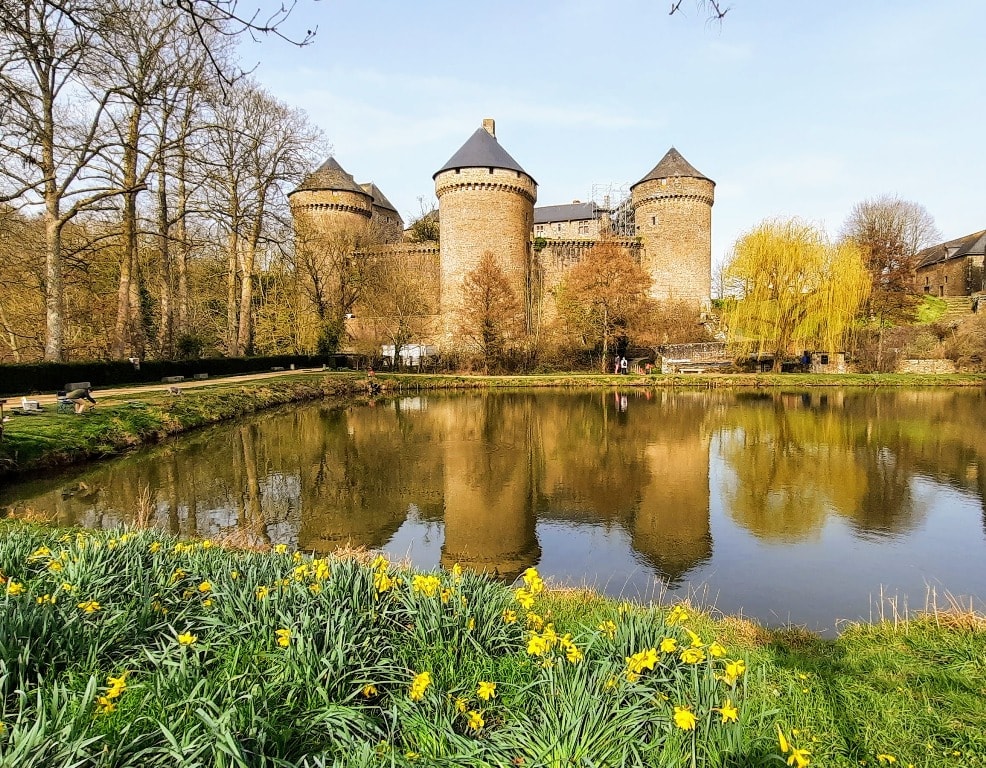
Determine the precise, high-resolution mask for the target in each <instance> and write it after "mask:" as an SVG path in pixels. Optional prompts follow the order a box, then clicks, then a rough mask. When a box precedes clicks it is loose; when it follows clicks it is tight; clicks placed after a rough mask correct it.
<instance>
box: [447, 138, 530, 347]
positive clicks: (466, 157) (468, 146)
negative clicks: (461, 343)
mask: <svg viewBox="0 0 986 768" xmlns="http://www.w3.org/2000/svg"><path fill="white" fill-rule="evenodd" d="M433 178H434V179H435V195H436V196H437V197H438V217H439V218H438V222H439V228H440V231H441V255H440V257H439V272H440V285H441V288H440V290H441V294H440V302H441V309H440V313H441V322H442V344H443V345H444V346H446V347H452V346H454V339H456V338H457V337H460V336H461V333H460V324H461V321H460V316H461V311H462V307H463V296H462V285H463V281H464V280H465V277H466V275H467V274H469V272H471V271H472V270H474V269H475V268H476V267H477V265H478V264H479V262H480V259H481V258H482V256H483V254H484V253H485V252H486V251H490V252H491V253H492V254H493V256H494V257H495V258H496V261H497V263H498V264H499V266H500V268H501V269H502V270H503V272H504V274H506V276H507V279H508V280H509V281H510V285H511V287H512V288H513V290H514V294H515V295H516V297H517V300H518V302H519V303H521V305H522V306H524V307H528V306H529V297H528V287H527V285H528V274H529V270H530V264H531V227H532V225H533V223H534V201H535V200H537V182H535V181H534V179H533V178H531V177H530V176H529V175H528V173H527V172H526V171H525V170H524V169H523V168H521V166H520V164H519V163H518V162H517V161H516V160H514V159H513V158H512V157H511V156H510V155H509V154H508V153H507V151H506V150H505V149H503V147H501V146H500V144H499V142H497V140H496V128H495V124H494V122H493V120H491V119H486V120H484V121H483V127H482V128H479V129H477V130H476V132H475V133H474V134H473V135H472V136H471V137H470V138H469V140H468V141H467V142H466V143H465V144H463V145H462V147H461V148H460V149H459V151H458V152H456V153H455V154H454V155H452V157H451V158H450V159H449V161H448V162H447V163H445V165H443V166H442V167H441V168H440V169H439V170H438V171H437V172H436V173H435V175H434V177H433Z"/></svg>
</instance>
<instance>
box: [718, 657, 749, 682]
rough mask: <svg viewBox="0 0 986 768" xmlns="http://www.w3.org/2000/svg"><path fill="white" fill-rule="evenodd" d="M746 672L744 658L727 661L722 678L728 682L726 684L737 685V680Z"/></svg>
mask: <svg viewBox="0 0 986 768" xmlns="http://www.w3.org/2000/svg"><path fill="white" fill-rule="evenodd" d="M744 672H746V662H745V661H743V660H742V659H738V660H737V661H729V662H727V663H726V669H725V672H724V674H723V676H722V679H723V680H724V681H725V682H726V685H736V681H737V680H739V679H740V678H741V677H742V676H743V673H744Z"/></svg>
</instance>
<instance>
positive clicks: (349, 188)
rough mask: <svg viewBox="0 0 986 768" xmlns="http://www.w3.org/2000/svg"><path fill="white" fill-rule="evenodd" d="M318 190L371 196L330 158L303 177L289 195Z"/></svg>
mask: <svg viewBox="0 0 986 768" xmlns="http://www.w3.org/2000/svg"><path fill="white" fill-rule="evenodd" d="M318 190H332V191H335V192H355V193H357V194H360V195H367V196H369V197H372V196H373V195H372V194H370V193H369V192H367V191H366V190H365V189H363V188H362V187H361V186H360V185H359V184H357V183H356V182H355V181H353V177H352V176H350V175H349V174H348V173H346V171H345V170H344V169H343V167H342V166H341V165H339V163H337V162H336V159H335V158H334V157H330V158H329V159H328V160H326V161H325V162H324V163H322V164H321V165H320V166H319V167H318V168H316V169H315V170H314V171H313V172H312V173H310V174H308V176H307V177H305V180H304V181H303V182H301V184H300V185H299V186H298V188H297V189H295V190H294V191H293V192H292V193H291V194H294V192H302V191H313V192H314V191H318Z"/></svg>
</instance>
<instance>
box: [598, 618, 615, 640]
mask: <svg viewBox="0 0 986 768" xmlns="http://www.w3.org/2000/svg"><path fill="white" fill-rule="evenodd" d="M598 629H599V631H600V632H602V633H603V634H604V635H606V637H608V638H609V639H610V640H612V639H613V638H614V637H616V622H614V621H608V620H607V621H604V622H603V623H602V624H600V625H599V627H598Z"/></svg>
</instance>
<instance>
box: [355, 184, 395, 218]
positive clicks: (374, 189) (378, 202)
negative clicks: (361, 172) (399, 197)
mask: <svg viewBox="0 0 986 768" xmlns="http://www.w3.org/2000/svg"><path fill="white" fill-rule="evenodd" d="M360 186H361V187H362V188H363V191H364V192H366V193H367V194H368V195H370V197H372V198H373V204H374V205H375V206H377V207H378V208H386V209H387V210H388V211H393V212H394V213H397V209H396V208H394V206H393V205H391V204H390V200H388V199H387V196H386V195H385V194H384V193H383V192H381V191H380V187H378V186H377V185H376V184H374V183H373V182H372V181H368V182H366V184H360Z"/></svg>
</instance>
